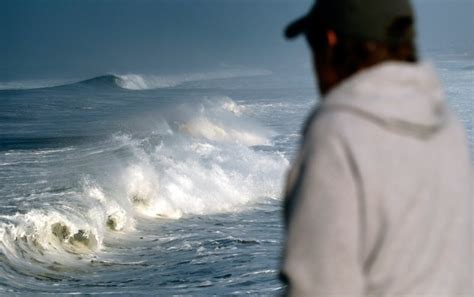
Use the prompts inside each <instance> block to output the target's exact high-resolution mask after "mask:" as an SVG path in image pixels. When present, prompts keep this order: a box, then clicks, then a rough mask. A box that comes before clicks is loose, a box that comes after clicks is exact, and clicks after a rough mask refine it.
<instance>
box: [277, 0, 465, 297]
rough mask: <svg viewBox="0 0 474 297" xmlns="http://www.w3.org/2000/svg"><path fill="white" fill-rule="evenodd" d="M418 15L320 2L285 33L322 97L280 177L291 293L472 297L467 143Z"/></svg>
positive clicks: (397, 5)
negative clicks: (302, 44) (426, 50)
mask: <svg viewBox="0 0 474 297" xmlns="http://www.w3.org/2000/svg"><path fill="white" fill-rule="evenodd" d="M413 19H414V17H413V12H412V8H411V5H410V3H409V1H408V0H319V1H317V3H316V4H315V5H314V7H313V8H312V10H311V11H310V13H309V14H308V15H307V16H305V17H303V18H301V19H299V20H297V21H296V22H294V23H293V24H291V25H290V26H289V27H288V28H287V30H286V35H287V37H289V38H292V37H295V36H297V35H298V34H300V33H303V34H304V35H305V36H306V38H307V41H308V43H309V45H310V47H311V50H312V54H313V58H314V65H315V69H316V73H317V77H318V82H319V88H320V90H321V93H322V95H323V98H322V100H321V101H322V102H321V104H320V105H319V106H318V107H317V108H316V110H315V111H314V112H313V113H312V115H311V116H310V118H309V120H308V122H307V124H306V128H305V129H304V140H303V144H302V147H301V150H300V153H299V155H298V157H297V159H296V161H295V162H294V164H293V166H292V169H291V170H290V173H289V176H288V181H287V189H286V199H285V215H286V224H287V234H286V235H287V241H286V246H285V251H284V259H283V265H282V272H281V274H282V278H283V280H284V281H285V282H287V284H288V288H287V290H288V293H289V295H294V296H325V297H326V296H437V297H438V296H473V293H474V290H473V279H474V278H473V262H474V260H473V230H472V227H473V224H472V200H473V189H472V186H473V182H472V171H471V165H470V164H471V163H470V157H469V151H468V144H467V140H466V137H465V134H464V129H463V127H462V125H461V124H460V122H459V121H458V119H457V118H456V116H455V115H454V114H453V113H452V112H451V111H450V110H449V108H448V107H447V105H446V103H445V101H444V99H443V92H442V89H441V84H440V82H439V81H438V78H437V77H436V75H435V73H434V70H433V69H432V67H431V66H430V65H425V64H421V63H418V62H417V55H416V50H415V46H414V29H413V23H414V21H413Z"/></svg>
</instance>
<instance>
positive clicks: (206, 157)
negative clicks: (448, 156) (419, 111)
mask: <svg viewBox="0 0 474 297" xmlns="http://www.w3.org/2000/svg"><path fill="white" fill-rule="evenodd" d="M435 63H436V65H437V67H438V69H439V73H440V76H441V78H442V80H443V81H444V83H445V88H446V94H447V98H448V99H447V100H448V101H449V103H450V105H451V106H452V107H453V109H454V110H455V111H456V112H457V113H458V114H459V116H460V117H461V119H462V121H463V123H464V124H465V126H466V129H467V132H468V137H469V141H470V144H471V148H472V145H473V143H474V118H473V114H474V107H473V102H472V99H473V89H472V83H473V75H474V70H473V69H474V68H473V66H474V61H473V60H472V58H469V57H466V56H464V55H444V56H439V57H437V58H436V59H435ZM0 87H1V88H2V90H0V199H1V201H2V203H1V204H0V240H1V242H0V295H16V294H18V295H31V296H37V295H38V294H39V293H51V294H53V295H61V294H76V293H85V294H87V293H89V294H104V295H105V294H110V295H113V296H116V295H139V294H141V295H171V294H191V295H212V294H215V295H227V294H237V293H242V294H257V295H277V294H278V293H281V292H282V290H283V287H282V284H281V283H280V282H279V280H278V266H279V259H280V254H281V248H282V241H283V225H282V209H281V191H282V185H283V180H284V174H285V171H286V169H287V168H288V166H289V163H290V161H291V159H292V158H293V156H294V154H295V152H296V150H297V147H298V141H299V139H300V133H299V131H300V126H301V124H302V122H303V121H304V119H305V116H306V115H307V114H308V112H309V111H310V109H311V107H312V106H314V104H315V102H316V98H315V97H316V95H315V91H314V87H313V81H312V79H311V78H308V77H305V76H304V75H292V76H291V77H287V76H285V75H280V74H275V73H270V72H268V71H240V72H239V71H234V72H226V73H205V74H189V75H184V76H170V77H157V76H149V75H148V76H145V75H122V76H117V75H106V76H101V77H96V78H93V79H88V80H84V81H80V82H70V81H67V82H64V81H35V82H31V81H30V82H4V83H1V84H0ZM471 151H472V150H471Z"/></svg>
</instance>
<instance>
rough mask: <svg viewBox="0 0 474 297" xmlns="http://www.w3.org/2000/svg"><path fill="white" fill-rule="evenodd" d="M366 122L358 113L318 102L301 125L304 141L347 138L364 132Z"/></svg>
mask: <svg viewBox="0 0 474 297" xmlns="http://www.w3.org/2000/svg"><path fill="white" fill-rule="evenodd" d="M366 130H367V124H366V123H364V119H363V118H361V116H360V115H357V114H356V113H354V112H351V111H349V110H344V109H335V108H329V107H327V106H325V105H324V104H320V105H318V106H317V107H315V108H314V109H313V111H312V112H311V113H310V115H309V116H308V118H307V120H306V122H305V124H304V126H303V136H304V138H305V140H306V141H310V140H321V139H325V138H328V137H329V138H339V139H347V138H352V137H353V136H355V135H357V134H360V133H364V131H366Z"/></svg>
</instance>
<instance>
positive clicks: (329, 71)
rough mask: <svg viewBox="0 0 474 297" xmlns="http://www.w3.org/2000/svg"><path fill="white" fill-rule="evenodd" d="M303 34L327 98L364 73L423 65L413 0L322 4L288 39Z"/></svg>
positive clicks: (348, 0) (291, 30)
mask: <svg viewBox="0 0 474 297" xmlns="http://www.w3.org/2000/svg"><path fill="white" fill-rule="evenodd" d="M301 33H304V35H305V36H306V39H307V41H308V43H309V45H310V47H311V50H312V53H313V59H314V65H315V69H316V72H317V74H318V80H319V87H320V90H321V92H322V93H323V94H325V93H326V92H327V91H329V90H330V89H331V88H333V87H334V86H336V85H337V84H338V83H339V82H341V81H342V80H344V79H346V78H347V77H349V76H351V75H352V74H354V73H355V72H357V71H359V70H361V69H364V68H367V67H370V66H373V65H375V64H378V63H381V62H384V61H388V60H399V61H406V62H415V61H416V60H417V57H416V49H415V45H414V16H413V11H412V8H411V5H410V2H409V0H318V1H317V2H316V4H315V5H314V6H313V8H312V10H311V11H310V13H309V14H308V15H306V16H304V17H302V18H300V19H298V20H296V21H295V22H293V23H292V24H290V25H289V26H288V27H287V29H286V31H285V35H286V36H287V37H288V38H293V37H296V36H297V35H299V34H301Z"/></svg>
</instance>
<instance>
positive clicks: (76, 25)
mask: <svg viewBox="0 0 474 297" xmlns="http://www.w3.org/2000/svg"><path fill="white" fill-rule="evenodd" d="M312 3H313V1H312V0H155V1H151V0H128V1H125V0H49V1H47V0H35V1H28V0H0V81H9V80H26V79H40V78H87V77H92V76H96V75H102V74H105V73H117V74H123V73H140V74H174V73H193V72H199V71H210V70H219V69H222V68H232V67H243V68H250V69H268V70H271V71H285V69H298V68H305V67H306V68H307V67H308V64H309V53H308V50H307V47H306V44H305V42H304V40H303V39H301V38H300V39H299V40H296V41H292V42H289V41H286V40H285V39H284V38H283V34H282V32H283V29H284V27H285V25H286V24H287V23H289V22H290V21H291V20H293V19H295V18H296V17H299V16H301V15H303V14H304V13H305V12H307V11H308V9H309V7H310V6H311V5H312ZM414 6H415V9H416V11H417V15H418V36H419V37H418V44H419V47H420V48H421V51H422V53H424V54H425V53H426V54H425V55H429V54H430V53H435V52H449V53H469V54H472V53H473V52H474V33H473V32H474V20H473V18H474V0H458V1H455V0H451V1H449V0H445V1H429V0H415V1H414Z"/></svg>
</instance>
